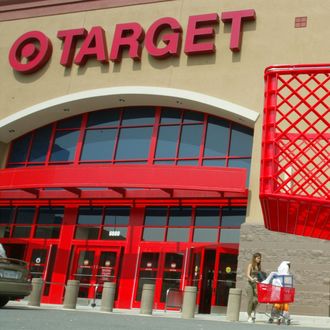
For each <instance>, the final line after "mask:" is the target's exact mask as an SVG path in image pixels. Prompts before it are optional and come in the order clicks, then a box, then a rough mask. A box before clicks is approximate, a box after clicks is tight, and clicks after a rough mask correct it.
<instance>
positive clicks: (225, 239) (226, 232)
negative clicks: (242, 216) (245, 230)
mask: <svg viewBox="0 0 330 330" xmlns="http://www.w3.org/2000/svg"><path fill="white" fill-rule="evenodd" d="M239 236H240V230H239V229H221V233H220V243H235V244H238V243H239Z"/></svg>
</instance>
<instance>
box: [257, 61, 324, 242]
mask: <svg viewBox="0 0 330 330" xmlns="http://www.w3.org/2000/svg"><path fill="white" fill-rule="evenodd" d="M329 108H330V65H296V66H276V67H269V68H267V69H266V71H265V109H264V121H263V139H262V160H261V177H260V201H261V206H262V210H263V215H264V221H265V226H266V228H268V229H270V230H274V231H279V232H286V233H292V234H296V235H303V236H309V237H316V238H321V239H327V240H329V239H330V199H329V190H330V189H329V188H330V161H329V158H330V110H329Z"/></svg>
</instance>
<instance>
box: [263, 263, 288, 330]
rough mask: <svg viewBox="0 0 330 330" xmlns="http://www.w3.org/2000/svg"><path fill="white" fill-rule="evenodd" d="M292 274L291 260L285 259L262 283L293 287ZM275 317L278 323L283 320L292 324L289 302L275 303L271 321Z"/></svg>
mask: <svg viewBox="0 0 330 330" xmlns="http://www.w3.org/2000/svg"><path fill="white" fill-rule="evenodd" d="M290 275H291V274H290V261H283V262H281V264H280V265H279V267H278V269H277V272H271V273H270V274H269V275H268V277H267V278H266V279H265V280H264V281H262V283H265V284H272V285H274V286H277V287H292V286H293V283H292V276H290ZM274 294H276V290H275V291H274ZM274 299H276V298H274ZM274 319H277V321H278V323H280V322H281V320H282V321H284V322H285V323H287V324H290V322H291V320H290V314H289V304H287V303H275V304H273V307H272V310H271V314H270V318H269V322H270V323H272V322H273V321H274Z"/></svg>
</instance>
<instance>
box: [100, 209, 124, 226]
mask: <svg viewBox="0 0 330 330" xmlns="http://www.w3.org/2000/svg"><path fill="white" fill-rule="evenodd" d="M129 214H130V208H129V207H107V208H106V209H105V218H104V224H105V225H115V226H116V225H117V226H119V225H128V222H129Z"/></svg>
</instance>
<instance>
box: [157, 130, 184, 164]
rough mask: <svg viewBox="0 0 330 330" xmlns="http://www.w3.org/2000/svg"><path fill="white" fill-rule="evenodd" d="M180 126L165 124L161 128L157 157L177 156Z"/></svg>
mask: <svg viewBox="0 0 330 330" xmlns="http://www.w3.org/2000/svg"><path fill="white" fill-rule="evenodd" d="M178 136H179V126H163V127H160V128H159V134H158V142H157V149H156V157H157V158H175V157H176V148H177V143H178V142H177V141H178Z"/></svg>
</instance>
